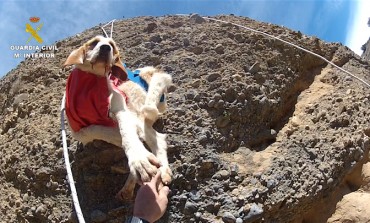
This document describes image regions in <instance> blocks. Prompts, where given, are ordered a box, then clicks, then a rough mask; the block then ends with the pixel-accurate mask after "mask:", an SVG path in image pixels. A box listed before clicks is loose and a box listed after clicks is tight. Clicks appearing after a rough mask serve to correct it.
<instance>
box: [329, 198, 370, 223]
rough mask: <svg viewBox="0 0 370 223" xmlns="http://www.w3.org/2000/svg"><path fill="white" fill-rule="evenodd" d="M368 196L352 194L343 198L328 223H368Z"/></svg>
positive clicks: (369, 201) (369, 216) (369, 218)
mask: <svg viewBox="0 0 370 223" xmlns="http://www.w3.org/2000/svg"><path fill="white" fill-rule="evenodd" d="M369 206H370V194H369V193H362V192H352V193H349V194H347V195H345V196H344V197H343V199H342V200H341V201H340V202H339V203H338V204H337V208H336V211H335V213H334V214H333V215H332V216H331V217H330V218H329V219H328V221H327V222H328V223H341V222H370V209H369Z"/></svg>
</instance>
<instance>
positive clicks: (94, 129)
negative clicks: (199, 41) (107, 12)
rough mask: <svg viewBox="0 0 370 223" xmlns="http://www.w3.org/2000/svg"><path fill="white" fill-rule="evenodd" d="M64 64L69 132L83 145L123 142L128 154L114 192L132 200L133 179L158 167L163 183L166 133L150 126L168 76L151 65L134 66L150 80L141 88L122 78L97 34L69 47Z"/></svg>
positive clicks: (109, 45) (115, 55)
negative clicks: (125, 172)
mask: <svg viewBox="0 0 370 223" xmlns="http://www.w3.org/2000/svg"><path fill="white" fill-rule="evenodd" d="M68 65H74V66H75V67H74V69H73V71H72V73H71V74H70V75H69V77H68V81H67V87H66V114H67V119H68V123H69V126H70V129H71V131H72V136H73V137H74V138H75V139H76V140H78V141H80V142H82V143H83V144H86V143H88V142H91V141H93V140H94V139H98V140H104V141H106V142H108V143H112V144H114V145H116V146H119V147H122V148H123V149H124V151H125V154H126V156H127V159H128V165H129V168H130V175H129V177H128V179H127V181H126V183H125V185H124V187H123V188H122V189H121V190H120V191H119V192H118V194H117V196H118V197H119V198H121V199H123V200H131V199H132V198H133V191H134V188H135V184H136V182H138V181H142V182H147V181H150V179H151V178H152V177H154V176H155V174H156V172H157V171H158V167H159V170H160V171H161V178H162V182H163V183H164V184H169V183H170V182H171V178H172V172H171V170H170V168H169V165H168V159H167V143H166V139H165V138H166V135H165V134H161V133H158V132H157V131H155V130H154V129H153V127H152V125H153V123H154V122H155V121H156V120H157V119H158V117H159V115H160V113H163V112H164V111H165V109H166V102H165V101H164V102H160V97H161V95H162V94H164V93H165V92H166V89H167V87H168V86H169V85H170V84H171V82H172V78H171V76H170V75H169V74H167V73H164V72H162V71H160V70H157V69H155V68H153V67H144V68H142V69H139V70H140V74H139V75H140V77H142V78H143V79H144V80H145V82H146V83H147V84H148V85H149V89H148V92H146V91H145V90H144V89H143V88H142V87H140V86H139V85H138V84H136V83H134V82H132V81H130V80H128V79H127V71H126V69H125V67H123V65H122V62H121V59H120V54H119V51H118V48H117V46H116V44H115V42H114V41H113V40H112V39H111V38H105V37H102V36H97V37H95V38H93V39H91V40H89V41H88V42H86V43H85V44H84V45H83V46H81V47H80V48H78V49H76V50H74V51H72V53H71V54H70V55H69V57H68V58H67V60H66V61H65V63H64V66H68ZM141 140H143V141H145V142H146V144H147V145H148V147H149V148H150V150H151V152H152V153H151V152H149V151H148V150H147V149H146V148H145V146H144V144H143V143H142V141H141Z"/></svg>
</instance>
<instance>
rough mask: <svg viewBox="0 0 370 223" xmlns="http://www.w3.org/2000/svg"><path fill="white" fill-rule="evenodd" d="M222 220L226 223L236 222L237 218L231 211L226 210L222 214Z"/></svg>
mask: <svg viewBox="0 0 370 223" xmlns="http://www.w3.org/2000/svg"><path fill="white" fill-rule="evenodd" d="M222 221H223V222H225V223H235V222H236V218H235V217H234V215H233V214H231V213H230V212H225V213H224V214H223V215H222Z"/></svg>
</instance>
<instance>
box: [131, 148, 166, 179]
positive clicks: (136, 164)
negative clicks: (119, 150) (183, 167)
mask: <svg viewBox="0 0 370 223" xmlns="http://www.w3.org/2000/svg"><path fill="white" fill-rule="evenodd" d="M127 158H128V165H129V168H130V173H131V174H132V175H133V176H134V177H135V179H136V180H137V181H142V182H149V181H150V180H151V179H152V177H154V176H155V175H156V173H157V171H158V167H159V166H160V162H159V161H158V159H157V157H155V156H154V155H153V154H152V153H150V152H148V151H145V154H142V153H140V152H139V153H136V154H132V155H128V156H127Z"/></svg>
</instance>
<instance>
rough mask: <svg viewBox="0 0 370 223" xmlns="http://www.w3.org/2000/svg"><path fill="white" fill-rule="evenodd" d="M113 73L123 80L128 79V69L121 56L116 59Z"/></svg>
mask: <svg viewBox="0 0 370 223" xmlns="http://www.w3.org/2000/svg"><path fill="white" fill-rule="evenodd" d="M112 73H113V75H115V76H116V77H118V78H119V79H121V80H127V71H126V69H125V67H124V66H123V64H122V61H121V59H120V58H119V57H116V59H115V63H114V64H113V66H112Z"/></svg>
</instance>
